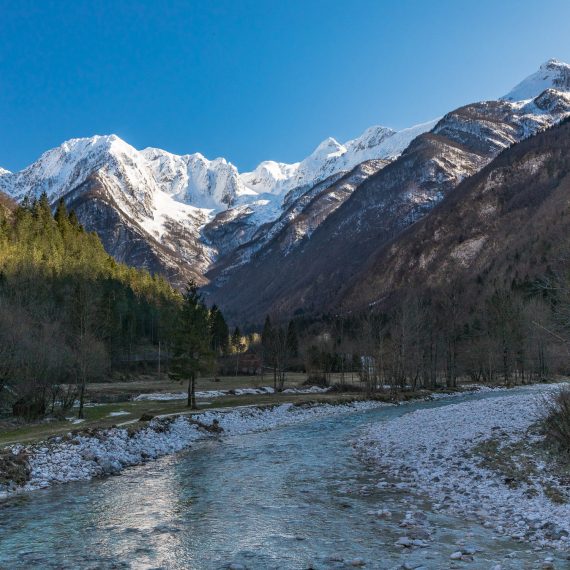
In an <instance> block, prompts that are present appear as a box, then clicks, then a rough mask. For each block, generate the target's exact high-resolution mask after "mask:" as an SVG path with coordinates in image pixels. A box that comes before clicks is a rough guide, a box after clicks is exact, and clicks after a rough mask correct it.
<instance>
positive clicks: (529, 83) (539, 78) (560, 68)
mask: <svg viewBox="0 0 570 570" xmlns="http://www.w3.org/2000/svg"><path fill="white" fill-rule="evenodd" d="M546 89H557V90H558V91H570V65H568V64H567V63H564V62H563V61H559V60H557V59H549V60H548V61H545V62H544V63H543V64H542V65H541V66H540V67H539V68H538V71H536V72H535V73H533V74H532V75H529V76H528V77H527V78H526V79H523V80H522V81H521V82H520V83H519V84H518V85H516V86H515V87H514V88H513V89H512V90H511V91H509V93H507V94H506V95H505V96H504V97H501V99H503V100H505V101H523V100H525V99H534V97H537V96H538V95H540V94H541V93H542V92H543V91H545V90H546Z"/></svg>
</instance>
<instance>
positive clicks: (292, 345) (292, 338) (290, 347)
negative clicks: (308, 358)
mask: <svg viewBox="0 0 570 570" xmlns="http://www.w3.org/2000/svg"><path fill="white" fill-rule="evenodd" d="M287 351H288V352H289V356H292V357H296V356H298V355H299V338H298V336H297V327H296V326H295V321H289V325H288V327H287Z"/></svg>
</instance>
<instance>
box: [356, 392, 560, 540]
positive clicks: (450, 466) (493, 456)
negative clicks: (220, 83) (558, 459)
mask: <svg viewBox="0 0 570 570" xmlns="http://www.w3.org/2000/svg"><path fill="white" fill-rule="evenodd" d="M559 388H560V385H537V386H533V387H531V388H524V389H514V390H511V391H509V392H508V393H505V395H501V396H497V397H494V398H488V399H484V400H477V401H469V402H462V403H456V404H450V405H447V406H445V407H441V408H431V409H422V410H417V411H414V412H412V413H410V414H406V415H403V416H401V417H398V418H395V419H393V420H390V421H388V422H381V423H378V424H376V425H374V426H373V427H371V428H369V429H368V430H367V431H366V432H365V433H364V434H363V436H362V438H361V439H360V440H359V441H358V442H357V443H356V448H357V450H358V452H359V454H360V455H361V456H362V457H363V458H365V459H366V460H368V461H371V462H374V463H375V464H377V465H378V466H379V467H381V472H382V473H383V475H385V479H384V477H382V479H381V480H380V481H379V482H378V485H379V486H383V485H388V484H390V481H393V480H394V479H397V480H399V481H400V482H401V483H400V484H401V485H404V486H405V487H406V488H408V489H409V490H410V491H411V492H417V493H420V494H424V495H427V496H429V497H430V498H431V499H432V501H433V507H434V510H436V511H449V512H452V513H454V514H459V515H461V516H464V517H467V518H470V519H476V520H479V521H480V522H481V523H483V524H484V525H485V526H487V527H489V528H493V529H494V530H495V531H496V532H497V534H498V535H507V536H511V537H512V538H514V539H516V540H520V541H524V542H527V541H528V542H533V543H537V544H538V545H539V546H546V545H549V546H554V547H556V548H560V549H563V550H568V549H570V538H569V536H570V487H569V484H568V480H567V479H565V478H564V477H561V476H560V472H559V471H558V470H557V468H556V466H555V465H554V462H553V460H549V458H548V456H547V455H546V453H545V450H544V445H543V437H542V436H541V435H540V434H539V432H538V431H537V430H536V429H535V425H536V422H537V421H538V419H539V414H540V405H539V400H540V398H541V397H542V396H543V395H544V394H547V393H549V392H551V391H553V390H558V389H559Z"/></svg>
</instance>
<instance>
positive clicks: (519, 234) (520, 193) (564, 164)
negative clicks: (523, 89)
mask: <svg viewBox="0 0 570 570" xmlns="http://www.w3.org/2000/svg"><path fill="white" fill-rule="evenodd" d="M569 233H570V120H566V121H564V122H563V123H562V124H560V125H558V126H555V127H552V128H551V129H548V130H546V131H544V132H542V133H539V134H538V135H537V136H535V137H532V138H529V139H527V140H525V141H523V142H521V143H520V144H518V145H515V146H513V147H511V148H509V149H507V150H505V151H504V152H503V153H501V154H500V155H499V156H498V157H497V158H496V159H495V160H493V161H492V162H491V163H490V164H489V165H488V166H487V167H485V168H484V169H483V170H481V172H479V173H478V174H476V175H475V176H473V177H472V178H470V179H468V180H465V181H464V182H463V183H461V184H460V185H459V187H458V188H457V189H456V190H455V191H454V192H453V193H451V194H450V195H449V196H448V197H447V198H446V199H445V200H443V202H442V203H441V204H440V205H439V206H438V207H436V208H435V209H434V210H433V211H432V212H431V213H430V214H429V215H428V216H426V217H425V218H424V219H422V220H421V221H420V222H418V223H417V224H415V225H413V226H411V227H410V228H409V229H408V230H407V231H405V232H404V233H403V234H401V235H400V236H399V237H398V238H397V239H395V240H393V241H392V242H390V243H388V244H386V245H385V246H384V247H382V248H380V249H379V250H378V251H377V252H376V254H375V255H374V257H373V258H372V259H371V260H370V263H369V264H368V265H367V267H366V268H365V270H364V271H362V272H361V273H360V274H359V276H358V279H353V280H351V282H350V283H349V284H348V286H347V288H346V292H345V294H344V296H343V298H342V300H341V302H340V304H339V305H340V306H341V307H342V308H343V310H355V309H356V310H360V309H365V308H366V307H368V306H370V305H374V306H378V305H379V306H380V308H381V307H382V306H388V305H389V304H390V300H391V299H393V298H394V297H395V296H398V295H399V294H401V292H402V291H405V290H406V289H409V288H414V289H422V288H431V289H435V290H437V289H439V288H441V287H442V286H444V285H445V284H446V283H450V282H452V281H457V282H459V283H461V286H462V288H464V289H465V290H466V292H467V297H466V298H473V297H476V296H477V295H478V294H481V293H492V291H493V290H494V289H497V288H503V287H504V288H506V289H510V288H511V286H512V285H513V284H519V285H520V284H523V283H525V282H528V281H529V280H532V279H534V278H535V277H537V276H542V275H544V273H545V272H546V271H547V269H548V267H549V266H550V264H552V263H555V262H556V260H557V259H563V257H567V248H568V235H569Z"/></svg>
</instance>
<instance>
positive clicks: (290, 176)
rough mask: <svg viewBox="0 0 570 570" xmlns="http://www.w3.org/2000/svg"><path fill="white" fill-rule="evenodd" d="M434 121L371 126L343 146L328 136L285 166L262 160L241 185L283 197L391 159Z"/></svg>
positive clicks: (431, 126) (244, 178) (435, 121)
mask: <svg viewBox="0 0 570 570" xmlns="http://www.w3.org/2000/svg"><path fill="white" fill-rule="evenodd" d="M437 121H438V119H435V120H433V121H429V122H427V123H423V124H421V125H416V126H414V127H411V128H408V129H403V130H401V131H394V130H393V129H389V128H386V127H380V126H374V127H370V128H368V129H366V130H365V131H364V132H363V133H362V134H361V135H360V136H359V137H357V138H355V139H352V140H349V141H347V142H345V143H344V144H341V143H339V142H338V141H336V140H335V139H334V138H332V137H329V138H327V139H325V140H324V141H322V142H321V144H319V145H318V146H317V148H316V149H315V150H314V151H313V152H312V153H311V154H310V155H309V156H308V157H307V158H305V159H304V160H302V161H301V162H296V163H294V164H285V163H281V162H274V161H272V160H266V161H264V162H262V163H261V164H260V165H259V166H258V167H257V168H256V169H255V170H254V171H253V172H246V173H244V174H242V180H243V182H244V183H245V185H246V186H247V187H249V188H251V189H252V190H255V191H257V192H260V193H269V194H284V193H287V192H289V191H290V190H293V189H295V188H300V187H306V186H308V185H311V186H312V185H314V184H316V183H318V182H321V181H322V180H324V179H325V178H328V177H329V176H331V175H333V174H337V173H338V172H348V171H349V170H352V169H353V168H354V167H355V166H356V165H358V164H360V163H361V162H364V161H365V160H373V159H379V158H381V159H392V158H395V157H397V156H398V155H400V154H401V153H402V151H403V150H404V149H405V148H406V147H407V146H408V145H409V144H410V142H412V140H413V139H415V138H416V137H417V136H418V135H419V134H421V133H424V132H426V131H429V130H431V129H432V128H433V127H434V126H435V124H436V123H437Z"/></svg>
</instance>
